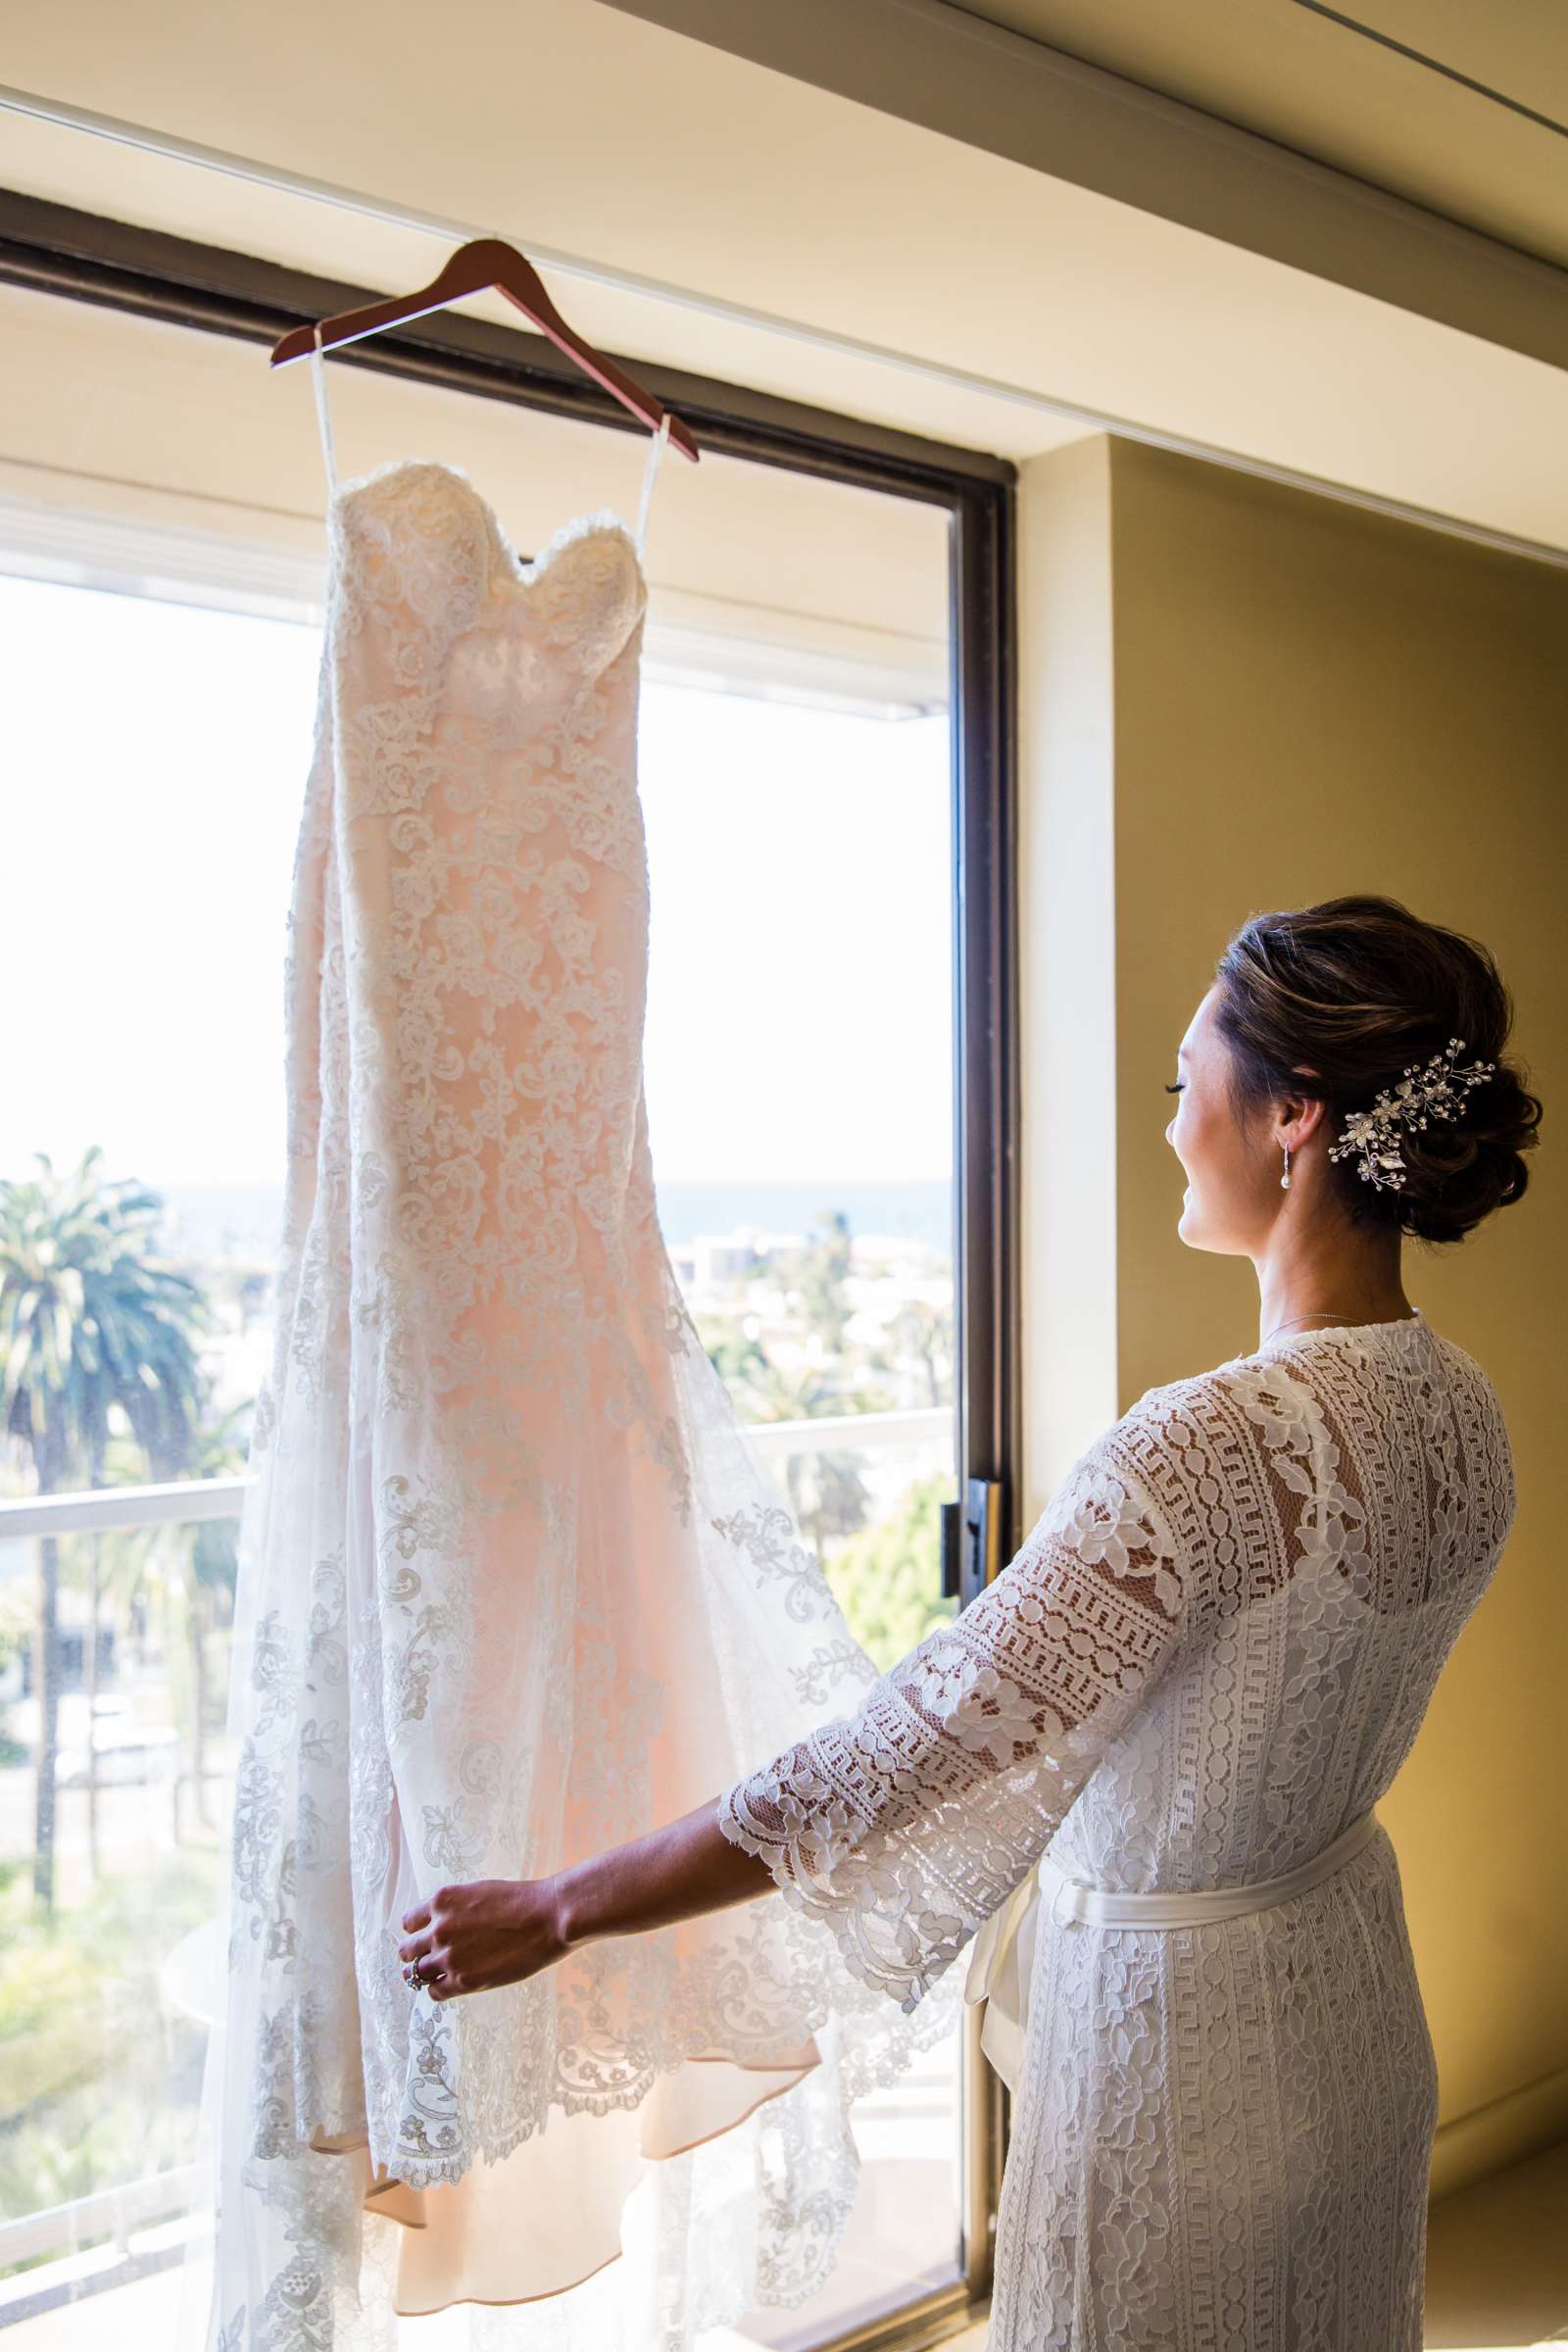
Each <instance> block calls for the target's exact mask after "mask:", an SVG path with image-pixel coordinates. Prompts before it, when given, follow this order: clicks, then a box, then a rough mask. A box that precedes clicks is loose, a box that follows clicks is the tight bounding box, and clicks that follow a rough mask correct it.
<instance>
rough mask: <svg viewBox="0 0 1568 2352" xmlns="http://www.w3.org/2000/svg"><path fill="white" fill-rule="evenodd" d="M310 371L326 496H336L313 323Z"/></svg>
mask: <svg viewBox="0 0 1568 2352" xmlns="http://www.w3.org/2000/svg"><path fill="white" fill-rule="evenodd" d="M311 337H312V342H313V346H314V348H313V349H312V352H311V373H312V375H313V376H314V377H315V379H316V421H317V423H318V424H319V426H320V428H321V462H322V464H323V465H324V466H325V467H326V492H327V496H328V498H335V497H336V496H337V466H336V465H335V463H334V461H333V457H332V416H331V411H330V410H329V409H328V408H327V405H326V362H325V361H324V360H323V359H322V357H321V329H320V326H319V323H313V325H312V327H311Z"/></svg>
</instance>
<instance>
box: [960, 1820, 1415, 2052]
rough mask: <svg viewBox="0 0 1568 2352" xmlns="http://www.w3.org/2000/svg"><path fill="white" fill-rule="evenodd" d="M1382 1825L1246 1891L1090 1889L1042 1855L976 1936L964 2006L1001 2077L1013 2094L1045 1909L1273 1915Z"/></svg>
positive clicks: (1136, 1916)
mask: <svg viewBox="0 0 1568 2352" xmlns="http://www.w3.org/2000/svg"><path fill="white" fill-rule="evenodd" d="M1381 1827H1382V1824H1381V1823H1380V1822H1379V1820H1378V1817H1377V1814H1376V1812H1375V1811H1371V1810H1369V1811H1367V1812H1365V1813H1361V1814H1358V1815H1357V1816H1356V1818H1355V1820H1354V1821H1352V1822H1351V1824H1350V1826H1349V1828H1348V1829H1347V1830H1342V1831H1341V1833H1340V1835H1339V1837H1338V1838H1335V1839H1334V1840H1333V1842H1332V1843H1331V1844H1329V1845H1326V1846H1324V1847H1323V1848H1322V1850H1321V1852H1319V1853H1316V1854H1313V1855H1312V1856H1311V1858H1310V1859H1309V1860H1308V1861H1305V1862H1299V1863H1298V1864H1297V1866H1296V1868H1295V1869H1294V1870H1287V1871H1282V1872H1281V1873H1280V1874H1279V1876H1278V1877H1276V1878H1272V1879H1253V1880H1250V1882H1249V1883H1248V1884H1247V1885H1245V1886H1242V1887H1194V1888H1193V1889H1192V1890H1191V1891H1190V1892H1186V1891H1182V1890H1179V1889H1173V1890H1169V1891H1166V1890H1160V1889H1153V1890H1151V1891H1150V1892H1148V1893H1122V1892H1116V1891H1112V1889H1110V1888H1109V1887H1085V1886H1084V1885H1083V1884H1082V1883H1081V1882H1080V1881H1079V1880H1077V1879H1071V1878H1069V1877H1068V1876H1067V1874H1066V1872H1065V1871H1064V1870H1063V1869H1062V1868H1061V1867H1060V1865H1059V1864H1058V1863H1055V1862H1053V1861H1052V1859H1051V1857H1050V1855H1049V1854H1043V1855H1042V1856H1041V1858H1040V1860H1039V1861H1038V1862H1037V1863H1036V1864H1035V1866H1034V1868H1033V1869H1032V1870H1031V1871H1030V1872H1029V1873H1028V1875H1027V1877H1025V1878H1024V1879H1023V1880H1021V1881H1020V1883H1019V1884H1018V1886H1016V1887H1014V1888H1013V1890H1012V1892H1011V1894H1010V1895H1009V1896H1008V1897H1007V1899H1006V1901H1005V1903H1003V1904H1001V1905H999V1907H998V1908H997V1910H995V1911H994V1912H993V1913H992V1914H991V1917H990V1918H989V1919H988V1920H986V1921H985V1923H984V1924H983V1926H982V1927H981V1929H980V1932H979V1934H978V1936H976V1937H975V1941H974V1949H973V1951H972V1952H971V1954H970V1958H969V1973H968V1977H967V1979H966V1980H965V1984H964V1991H963V1997H964V1999H965V2001H968V2002H974V2001H984V2002H985V2005H986V2014H985V2022H984V2024H983V2026H982V2028H981V2034H980V2042H981V2047H982V2048H983V2049H984V2051H985V2053H986V2056H987V2057H988V2058H989V2059H990V2061H991V2063H992V2065H993V2066H994V2067H995V2068H996V2070H997V2073H998V2074H999V2075H1000V2076H1001V2077H1002V2079H1003V2081H1004V2082H1005V2083H1006V2084H1007V2086H1008V2088H1009V2089H1011V2090H1016V2088H1017V2084H1018V2081H1019V2079H1020V2078H1021V2076H1022V2073H1023V2043H1024V2034H1025V2030H1026V2028H1027V2025H1028V2019H1029V1983H1030V1979H1031V1977H1032V1975H1033V1973H1034V1948H1035V1935H1036V1930H1037V1928H1038V1925H1039V1915H1040V1906H1041V1905H1042V1903H1043V1904H1044V1905H1045V1907H1046V1916H1047V1918H1049V1919H1050V1920H1051V1921H1052V1923H1053V1924H1054V1926H1056V1927H1066V1926H1069V1925H1070V1924H1071V1923H1072V1922H1073V1921H1075V1920H1083V1921H1085V1922H1087V1923H1088V1924H1089V1925H1090V1926H1092V1927H1100V1928H1200V1927H1207V1926H1209V1925H1211V1924H1212V1923H1213V1922H1214V1921H1215V1920H1221V1919H1241V1918H1243V1917H1245V1916H1246V1915H1247V1913H1249V1912H1251V1911H1271V1910H1272V1909H1273V1908H1274V1906H1275V1904H1276V1903H1288V1902H1290V1901H1291V1900H1292V1899H1293V1897H1295V1896H1296V1895H1299V1894H1304V1893H1305V1892H1306V1890H1307V1888H1308V1887H1317V1886H1319V1885H1321V1883H1322V1882H1323V1880H1324V1879H1327V1878H1332V1876H1333V1874H1334V1873H1335V1871H1337V1870H1343V1868H1344V1867H1345V1865H1346V1863H1347V1862H1348V1861H1349V1860H1350V1859H1351V1857H1352V1855H1355V1854H1358V1853H1359V1852H1360V1850H1361V1848H1362V1847H1363V1846H1364V1845H1365V1844H1366V1842H1367V1839H1368V1838H1370V1837H1371V1836H1372V1834H1373V1832H1374V1831H1375V1830H1378V1829H1380V1828H1381Z"/></svg>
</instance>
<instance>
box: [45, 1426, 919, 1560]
mask: <svg viewBox="0 0 1568 2352" xmlns="http://www.w3.org/2000/svg"><path fill="white" fill-rule="evenodd" d="M744 1427H745V1430H746V1435H747V1437H748V1439H749V1440H750V1442H751V1445H752V1447H753V1450H754V1451H755V1452H756V1453H757V1454H758V1455H759V1456H760V1458H761V1459H762V1460H763V1461H777V1460H780V1459H784V1458H787V1457H789V1456H791V1455H795V1456H799V1455H802V1454H814V1453H870V1452H877V1453H880V1452H883V1451H888V1450H892V1449H895V1448H897V1447H899V1446H926V1445H929V1443H930V1442H931V1440H932V1439H934V1438H936V1437H938V1436H939V1435H940V1434H942V1433H944V1432H947V1433H951V1431H952V1429H953V1408H952V1406H951V1405H946V1404H934V1405H919V1406H916V1407H914V1408H913V1409H912V1410H910V1411H907V1412H897V1413H821V1414H813V1415H812V1416H811V1417H810V1418H809V1419H808V1420H804V1421H748V1422H746V1423H745V1424H744ZM247 1483H248V1482H247V1481H246V1480H245V1479H244V1478H190V1479H177V1480H175V1481H173V1482H172V1484H168V1485H164V1486H145V1487H133V1486H123V1487H96V1488H90V1489H86V1490H84V1491H83V1492H81V1493H79V1494H74V1495H27V1496H25V1498H23V1499H22V1500H21V1501H12V1502H6V1501H0V1542H4V1541H5V1540H6V1539H7V1538H8V1537H17V1536H73V1535H81V1534H91V1533H93V1532H99V1533H102V1532H103V1531H104V1530H106V1529H109V1528H126V1527H181V1526H189V1525H190V1524H191V1523H192V1522H193V1521H195V1520H198V1519H237V1518H238V1517H239V1513H240V1505H241V1502H242V1501H243V1499H244V1495H245V1488H246V1485H247Z"/></svg>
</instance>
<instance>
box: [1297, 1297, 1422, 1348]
mask: <svg viewBox="0 0 1568 2352" xmlns="http://www.w3.org/2000/svg"><path fill="white" fill-rule="evenodd" d="M1420 1311H1421V1310H1420V1309H1419V1307H1418V1308H1416V1309H1415V1311H1414V1313H1412V1314H1408V1315H1396V1316H1395V1317H1394V1318H1393V1320H1394V1321H1395V1322H1396V1323H1413V1322H1414V1320H1415V1315H1416V1314H1419V1312H1420ZM1348 1312H1349V1310H1348V1308H1346V1307H1343V1306H1310V1307H1308V1308H1307V1310H1306V1312H1305V1314H1304V1315H1287V1316H1286V1318H1285V1320H1284V1322H1283V1323H1276V1324H1275V1326H1274V1331H1289V1329H1290V1327H1291V1325H1292V1324H1293V1323H1315V1322H1316V1321H1317V1319H1318V1317H1319V1316H1320V1315H1345V1316H1346V1317H1347V1320H1348ZM1349 1328H1351V1329H1352V1330H1353V1329H1356V1328H1358V1327H1357V1326H1355V1325H1353V1324H1352V1325H1350V1326H1349ZM1274 1331H1265V1332H1264V1334H1263V1337H1262V1338H1261V1339H1260V1340H1259V1341H1258V1343H1257V1344H1258V1346H1259V1347H1260V1348H1266V1347H1267V1346H1268V1344H1269V1342H1270V1340H1271V1339H1272V1338H1273V1337H1274Z"/></svg>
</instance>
